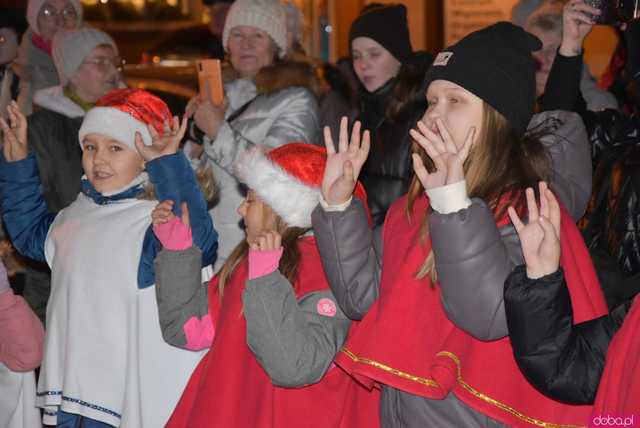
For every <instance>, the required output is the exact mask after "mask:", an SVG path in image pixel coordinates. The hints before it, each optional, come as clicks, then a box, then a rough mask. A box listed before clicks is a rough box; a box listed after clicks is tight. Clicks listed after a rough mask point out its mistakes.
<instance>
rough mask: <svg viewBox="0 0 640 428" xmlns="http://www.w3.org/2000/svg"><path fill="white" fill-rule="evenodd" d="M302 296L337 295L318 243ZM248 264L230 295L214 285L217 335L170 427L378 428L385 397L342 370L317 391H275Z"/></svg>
mask: <svg viewBox="0 0 640 428" xmlns="http://www.w3.org/2000/svg"><path fill="white" fill-rule="evenodd" d="M299 247H300V255H301V261H300V265H299V277H300V278H301V279H302V280H301V281H300V282H299V284H298V287H299V288H298V291H297V294H298V296H303V295H305V294H308V293H311V292H313V291H318V290H326V289H328V288H329V286H328V284H327V280H326V277H325V274H324V270H323V268H322V264H321V261H320V254H319V253H318V250H317V248H316V245H315V239H313V238H305V239H302V240H300V241H299ZM246 280H247V263H246V260H245V261H244V262H242V263H241V264H240V265H239V266H238V267H237V268H236V270H235V271H234V273H233V274H232V276H231V278H230V280H229V282H228V283H227V285H226V286H225V289H224V298H223V299H222V304H220V298H219V297H220V295H219V294H218V281H217V277H215V278H214V279H213V280H212V281H211V283H210V284H209V308H210V314H211V316H212V319H216V335H215V338H214V341H213V344H212V347H211V350H210V351H209V352H208V353H207V354H206V355H205V356H204V358H203V359H202V361H201V362H200V364H199V365H198V367H197V368H196V370H195V372H194V373H193V375H192V376H191V379H190V380H189V383H188V385H187V387H186V389H185V391H184V393H183V395H182V397H181V399H180V402H179V403H178V405H177V407H176V409H175V410H174V412H173V415H172V416H171V419H170V420H169V423H168V424H167V426H168V427H170V428H172V427H185V428H186V427H188V428H200V427H251V428H253V427H260V428H262V427H265V428H268V427H310V428H313V427H318V428H320V427H322V428H325V427H328V428H333V427H335V428H338V427H340V428H351V427H358V426H362V427H373V428H377V427H378V423H379V422H378V421H379V416H378V400H379V393H378V391H369V390H367V389H366V388H364V387H363V386H362V385H360V384H358V383H357V382H355V381H354V380H353V378H351V377H350V376H349V375H348V374H347V373H345V372H344V371H343V370H342V369H340V368H339V367H333V368H331V369H329V371H328V372H327V373H326V374H325V376H324V377H323V378H322V380H321V381H320V382H319V383H317V384H314V385H310V386H305V387H302V388H296V389H289V388H281V387H277V386H274V385H273V384H272V383H271V380H270V379H269V376H268V375H267V374H266V372H265V371H264V370H263V369H262V367H261V366H260V365H259V364H258V362H257V360H256V358H255V356H254V354H253V353H252V352H251V350H250V349H249V347H248V346H247V337H246V322H245V319H244V317H243V316H242V292H243V290H244V287H245V282H246Z"/></svg>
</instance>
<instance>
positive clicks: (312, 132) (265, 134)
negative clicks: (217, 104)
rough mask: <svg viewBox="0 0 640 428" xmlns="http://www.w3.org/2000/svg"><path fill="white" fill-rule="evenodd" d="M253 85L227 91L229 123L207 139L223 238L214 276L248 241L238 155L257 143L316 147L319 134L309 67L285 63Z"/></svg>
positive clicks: (241, 83) (230, 87) (237, 83)
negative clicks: (237, 170) (245, 239)
mask: <svg viewBox="0 0 640 428" xmlns="http://www.w3.org/2000/svg"><path fill="white" fill-rule="evenodd" d="M255 81H256V83H255V84H254V83H253V82H251V81H248V80H242V79H238V80H235V81H233V82H231V83H230V84H228V85H226V86H225V95H226V97H227V99H228V100H229V108H228V109H227V116H226V121H225V123H224V124H223V125H222V127H221V128H220V130H219V131H218V135H217V136H216V138H215V139H214V140H210V139H209V138H207V137H206V136H204V137H203V142H204V145H205V152H206V154H207V156H208V158H209V161H210V164H211V166H212V170H213V174H214V176H215V178H216V184H217V188H218V198H217V201H216V202H215V203H214V204H215V205H214V207H213V209H212V215H213V218H214V226H215V229H216V231H218V234H219V237H220V238H219V241H220V246H219V247H218V259H217V260H216V263H215V266H214V270H215V271H217V270H218V269H219V268H220V266H222V263H223V262H224V261H225V260H226V258H227V257H228V256H229V254H230V253H231V251H233V249H234V248H235V247H236V245H237V244H238V243H239V242H240V241H241V240H242V239H243V237H244V231H243V229H242V227H241V225H240V221H241V218H240V215H239V214H238V213H237V211H236V210H237V208H238V206H239V205H240V203H241V202H242V200H243V198H244V195H243V192H242V190H241V188H240V185H239V182H238V181H237V180H236V178H235V174H234V170H233V164H234V162H235V160H236V159H237V157H238V155H239V154H240V153H242V152H244V151H245V150H248V149H250V148H252V147H253V146H255V145H257V144H260V145H263V146H265V147H268V148H275V147H278V146H281V145H283V144H287V143H292V142H302V143H310V144H317V143H318V138H319V135H320V126H319V123H318V104H317V100H316V97H315V95H314V93H313V92H312V91H311V89H312V88H313V87H314V84H315V83H314V81H315V75H314V74H313V70H312V69H311V68H310V67H308V66H306V65H300V64H298V63H287V62H284V63H281V64H278V65H277V66H273V67H268V68H267V69H264V70H262V71H261V72H260V73H259V74H258V76H257V77H256V79H255Z"/></svg>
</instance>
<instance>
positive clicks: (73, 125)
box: [27, 109, 83, 212]
mask: <svg viewBox="0 0 640 428" xmlns="http://www.w3.org/2000/svg"><path fill="white" fill-rule="evenodd" d="M82 119H83V118H82V117H77V118H70V117H67V116H65V115H63V114H61V113H58V112H54V111H51V110H47V109H42V110H39V111H37V112H35V113H33V114H32V115H31V116H29V118H28V119H27V120H28V127H27V130H28V140H29V148H30V149H31V150H32V151H33V152H34V153H35V155H36V159H37V161H38V170H39V172H40V180H41V183H42V195H43V197H44V199H45V201H46V203H47V208H49V211H51V212H58V211H60V210H62V209H63V208H66V207H67V206H68V205H69V204H71V202H73V201H74V200H75V199H76V197H77V196H78V193H80V181H81V180H80V179H81V178H82V174H83V171H82V150H81V149H80V143H79V141H78V131H80V126H81V125H82Z"/></svg>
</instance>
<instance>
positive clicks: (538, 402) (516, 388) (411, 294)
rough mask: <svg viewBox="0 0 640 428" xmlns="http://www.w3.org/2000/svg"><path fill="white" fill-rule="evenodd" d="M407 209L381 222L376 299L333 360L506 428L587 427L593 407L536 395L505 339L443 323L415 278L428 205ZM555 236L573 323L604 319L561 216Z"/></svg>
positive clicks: (434, 300)
mask: <svg viewBox="0 0 640 428" xmlns="http://www.w3.org/2000/svg"><path fill="white" fill-rule="evenodd" d="M405 206H406V198H402V199H400V200H399V201H397V202H396V203H395V205H394V206H393V207H392V208H391V209H390V211H389V215H388V217H387V220H386V222H385V226H384V232H383V239H384V254H383V263H382V266H383V268H382V278H381V284H380V296H379V298H378V300H377V301H376V303H374V305H373V306H372V307H371V309H370V310H369V312H368V313H367V315H366V317H365V318H364V319H363V320H362V321H361V322H360V324H359V325H358V328H357V329H356V330H353V329H352V330H351V332H350V336H349V338H348V340H347V343H346V344H345V346H344V349H343V352H342V354H341V355H340V356H339V357H338V358H337V359H336V362H337V363H338V364H339V365H341V366H342V367H344V368H345V369H346V370H347V371H349V372H351V373H353V374H354V375H355V376H357V377H358V378H359V379H361V380H362V381H363V382H365V383H368V384H369V385H373V383H374V382H379V383H383V384H386V385H389V386H391V387H394V388H397V389H400V390H402V391H405V392H408V393H411V394H414V395H419V396H422V397H426V398H430V399H443V398H444V397H446V396H447V395H448V394H449V393H454V394H455V395H456V397H457V398H458V399H460V400H462V401H463V402H464V403H466V404H467V405H468V406H470V407H472V408H474V409H475V410H477V411H479V412H480V413H482V414H485V415H487V416H489V417H491V418H493V419H496V420H498V421H500V422H502V423H504V424H507V425H509V426H527V427H531V426H546V425H541V424H549V425H551V426H556V427H572V426H586V425H587V421H588V419H589V415H590V413H591V407H590V406H570V405H565V404H561V403H559V402H556V401H553V400H551V399H549V398H546V397H545V396H543V395H542V394H540V393H539V392H538V391H536V390H535V389H534V388H533V387H532V386H531V385H530V384H529V383H528V382H527V380H526V379H525V378H524V376H523V375H522V373H521V372H520V370H519V369H518V366H517V364H516V362H515V359H514V357H513V352H512V349H511V345H510V342H509V338H508V337H506V338H503V339H500V340H495V341H488V342H483V341H480V340H478V339H476V338H474V337H472V336H471V335H469V334H467V333H466V332H464V331H463V330H461V329H459V328H457V327H456V325H454V324H453V323H452V322H451V321H449V319H448V318H447V316H446V313H445V311H444V309H443V307H442V303H441V300H440V287H439V285H438V284H432V283H431V281H430V280H429V279H428V278H425V279H423V280H417V279H416V278H415V276H416V272H418V270H419V268H420V266H421V265H422V264H423V262H424V260H425V259H426V257H427V255H428V254H429V252H430V249H431V242H430V241H429V240H427V241H426V242H423V241H422V240H421V239H420V228H421V225H422V221H423V218H424V215H425V213H426V212H427V210H428V202H427V199H426V198H425V197H421V198H419V199H418V200H417V201H416V204H415V207H414V212H415V213H419V214H418V215H414V216H413V217H412V219H411V222H410V223H409V221H408V218H407V215H406V213H405V211H404V209H405ZM498 224H499V226H500V225H501V224H506V221H505V219H502V221H499V222H498ZM398 237H401V238H398ZM561 237H562V238H561V240H562V242H561V245H562V253H563V257H562V261H561V263H562V266H563V268H564V270H565V273H566V274H567V283H568V285H569V289H570V292H571V297H572V303H573V306H574V314H575V321H577V322H580V321H585V320H588V319H592V318H595V317H597V316H600V315H602V314H604V313H606V305H605V303H604V299H603V296H602V292H601V290H600V288H599V284H598V281H597V279H596V276H595V272H594V270H593V266H592V265H591V259H590V257H589V254H588V252H587V250H586V248H585V246H584V242H583V241H582V238H581V237H580V234H579V232H578V230H577V228H576V227H575V225H574V223H573V220H571V218H570V216H569V215H568V214H566V212H564V211H563V218H562V233H561Z"/></svg>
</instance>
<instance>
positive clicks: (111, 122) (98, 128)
mask: <svg viewBox="0 0 640 428" xmlns="http://www.w3.org/2000/svg"><path fill="white" fill-rule="evenodd" d="M171 120H172V116H171V111H170V110H169V107H167V105H166V104H165V102H164V101H162V100H161V99H160V98H158V97H156V96H155V95H153V94H151V93H149V92H147V91H143V90H142V89H129V88H126V89H117V90H115V91H111V92H109V93H108V94H107V95H105V96H104V97H102V98H100V99H99V100H98V101H97V102H96V104H95V106H94V107H93V108H92V109H91V110H89V111H88V112H87V114H86V115H85V117H84V120H83V121H82V126H80V131H79V132H78V137H79V140H80V147H82V141H83V140H84V137H85V136H86V135H87V134H93V133H95V134H102V135H106V136H108V137H111V138H113V139H114V140H116V141H118V142H120V143H122V144H126V145H128V146H129V147H131V148H132V149H133V150H136V146H135V135H136V132H139V133H140V135H141V136H142V141H143V142H144V144H145V145H146V146H150V145H151V134H150V133H149V129H148V128H147V125H151V126H152V127H153V128H154V129H155V130H156V131H158V133H159V134H162V133H163V129H164V123H165V122H168V123H171Z"/></svg>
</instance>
